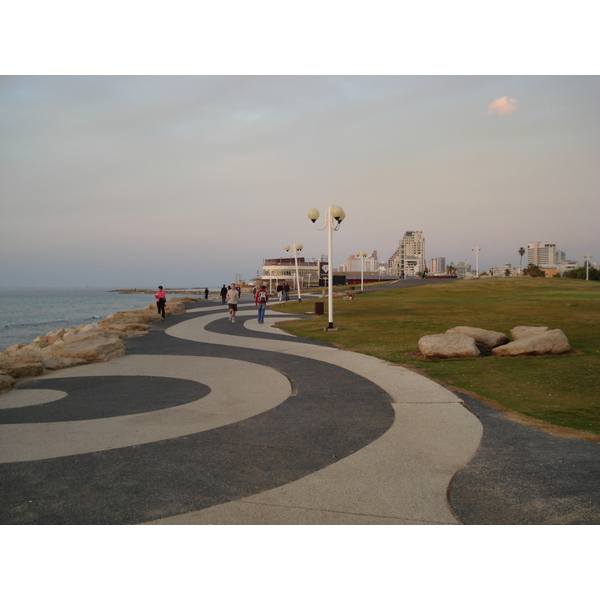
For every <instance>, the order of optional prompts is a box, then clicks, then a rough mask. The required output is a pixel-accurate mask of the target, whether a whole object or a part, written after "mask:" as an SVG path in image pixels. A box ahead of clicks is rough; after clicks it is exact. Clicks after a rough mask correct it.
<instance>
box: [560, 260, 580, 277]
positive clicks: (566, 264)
mask: <svg viewBox="0 0 600 600" xmlns="http://www.w3.org/2000/svg"><path fill="white" fill-rule="evenodd" d="M574 269H579V263H578V262H577V261H576V260H563V261H561V262H560V263H559V265H558V272H559V273H560V275H561V277H562V276H563V275H564V274H565V273H566V272H567V271H573V270H574Z"/></svg>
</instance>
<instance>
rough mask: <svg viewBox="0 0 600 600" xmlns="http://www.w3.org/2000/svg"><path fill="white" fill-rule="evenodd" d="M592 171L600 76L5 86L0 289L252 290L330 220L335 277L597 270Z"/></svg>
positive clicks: (114, 79)
mask: <svg viewBox="0 0 600 600" xmlns="http://www.w3.org/2000/svg"><path fill="white" fill-rule="evenodd" d="M599 158H600V78H599V77H598V76H526V75H518V76H504V75H490V76H430V75H427V76H392V75H388V76H234V75H231V76H4V77H1V78H0V213H1V217H2V218H1V223H0V287H10V286H88V285H89V286H114V287H154V286H156V285H158V284H161V285H164V286H165V287H178V286H182V287H183V286H185V287H192V286H204V285H208V284H215V283H229V282H231V281H233V280H234V277H235V275H236V274H238V273H239V274H241V275H243V277H244V278H246V279H250V278H253V277H255V276H256V275H257V272H259V271H260V270H261V267H262V262H263V259H264V258H274V257H278V256H286V252H285V250H284V249H283V247H284V246H285V245H286V244H287V245H292V244H294V243H302V244H303V245H304V250H303V252H302V254H303V255H304V256H306V257H307V258H310V257H319V256H321V255H323V254H326V253H327V239H326V237H327V236H326V234H325V232H317V231H315V230H314V229H313V227H312V225H311V223H310V221H309V220H308V218H307V216H306V213H307V211H308V210H309V209H310V208H313V207H314V208H317V209H319V211H320V212H321V214H322V215H323V214H324V212H325V209H326V207H327V206H328V205H330V204H338V205H340V206H342V207H343V208H344V210H345V212H346V220H345V221H344V222H343V224H342V227H341V228H340V230H339V231H338V232H336V233H334V253H333V261H332V262H333V264H334V265H335V266H337V265H339V264H342V263H343V262H344V261H345V260H346V258H347V257H348V256H349V255H351V254H355V253H357V252H368V253H370V252H372V251H373V250H377V252H378V255H379V259H380V260H382V261H387V260H388V259H389V257H390V256H391V255H392V254H393V253H394V251H395V250H396V249H397V247H398V242H399V240H400V238H401V237H402V236H403V235H404V232H405V231H410V230H417V231H423V235H424V237H425V240H426V245H425V249H426V260H427V261H428V262H429V260H430V259H431V258H435V257H438V256H444V257H445V258H446V263H447V264H449V263H450V262H454V263H455V264H456V263H458V262H461V261H465V262H468V263H470V264H474V262H475V257H474V253H473V252H472V251H471V248H472V247H474V246H478V247H480V248H481V252H480V254H479V267H480V270H488V269H490V268H491V267H499V266H501V265H503V264H505V263H511V264H513V265H518V264H519V259H520V257H519V254H518V249H519V248H520V247H521V246H523V247H525V248H527V244H529V243H531V242H535V241H540V242H550V243H555V244H556V245H557V248H558V249H559V250H560V251H563V252H565V254H566V256H567V258H568V259H570V260H577V261H579V262H580V263H582V264H583V255H584V254H592V255H593V256H594V258H593V259H592V260H593V262H596V261H597V260H598V259H600V241H599V235H598V223H599V222H600V201H599V200H600V193H599V192H600V169H599V168H598V164H599ZM322 219H323V217H321V221H322Z"/></svg>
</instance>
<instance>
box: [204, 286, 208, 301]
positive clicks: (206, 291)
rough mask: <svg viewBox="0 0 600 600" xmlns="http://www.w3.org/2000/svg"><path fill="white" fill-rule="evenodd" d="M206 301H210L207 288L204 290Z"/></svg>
mask: <svg viewBox="0 0 600 600" xmlns="http://www.w3.org/2000/svg"><path fill="white" fill-rule="evenodd" d="M204 299H205V300H208V288H205V290H204Z"/></svg>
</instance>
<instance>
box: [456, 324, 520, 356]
mask: <svg viewBox="0 0 600 600" xmlns="http://www.w3.org/2000/svg"><path fill="white" fill-rule="evenodd" d="M446 333H449V334H451V333H461V334H464V335H468V336H470V337H472V338H473V339H474V340H475V344H477V347H478V348H479V349H480V350H482V351H484V352H489V351H490V350H491V349H492V348H495V347H496V346H502V345H504V344H508V342H510V339H509V338H508V336H507V335H505V334H504V333H500V332H499V331H489V330H487V329H480V328H479V327H453V328H452V329H448V331H446Z"/></svg>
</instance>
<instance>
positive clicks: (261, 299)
mask: <svg viewBox="0 0 600 600" xmlns="http://www.w3.org/2000/svg"><path fill="white" fill-rule="evenodd" d="M240 296H241V289H240V286H239V285H235V284H234V283H232V284H231V285H230V286H229V288H227V287H225V284H223V287H222V288H221V301H222V303H223V304H227V306H228V307H229V321H230V322H231V323H235V315H236V313H237V309H238V300H239V298H240ZM268 302H269V294H268V293H267V287H266V286H264V285H263V286H262V287H261V288H260V289H259V290H258V291H256V290H255V293H254V304H255V305H256V307H257V308H258V322H259V323H264V322H265V311H266V310H267V303H268Z"/></svg>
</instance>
